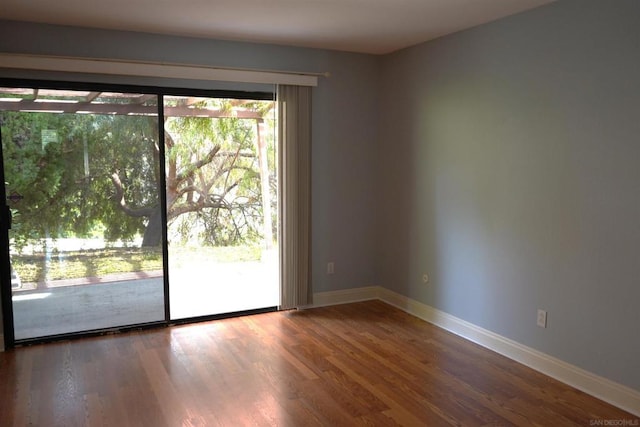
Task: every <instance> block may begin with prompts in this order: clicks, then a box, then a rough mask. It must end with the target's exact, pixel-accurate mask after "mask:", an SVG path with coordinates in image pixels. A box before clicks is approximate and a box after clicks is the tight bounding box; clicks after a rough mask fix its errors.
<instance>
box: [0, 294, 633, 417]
mask: <svg viewBox="0 0 640 427" xmlns="http://www.w3.org/2000/svg"><path fill="white" fill-rule="evenodd" d="M597 419H605V420H620V419H625V420H631V422H634V421H633V420H637V419H638V418H637V417H635V416H633V415H631V414H628V413H626V412H623V411H621V410H619V409H616V408H614V407H612V406H610V405H608V404H606V403H604V402H602V401H599V400H597V399H595V398H593V397H590V396H588V395H586V394H584V393H582V392H579V391H577V390H575V389H572V388H570V387H568V386H566V385H563V384H561V383H559V382H557V381H555V380H553V379H551V378H549V377H546V376H544V375H542V374H540V373H537V372H535V371H533V370H531V369H529V368H526V367H524V366H522V365H520V364H518V363H516V362H513V361H511V360H509V359H507V358H504V357H502V356H499V355H497V354H496V353H493V352H491V351H489V350H486V349H484V348H482V347H480V346H477V345H475V344H472V343H470V342H468V341H465V340H463V339H461V338H459V337H456V336H454V335H452V334H450V333H448V332H446V331H444V330H442V329H439V328H437V327H434V326H432V325H430V324H428V323H425V322H423V321H421V320H419V319H417V318H415V317H412V316H410V315H408V314H406V313H403V312H402V311H400V310H397V309H395V308H393V307H391V306H389V305H386V304H384V303H382V302H379V301H369V302H363V303H356V304H348V305H342V306H334V307H325V308H318V309H313V310H307V311H299V312H296V311H291V312H280V313H267V314H260V315H255V316H248V317H243V318H235V319H227V320H219V321H212V322H207V323H199V324H192V325H186V326H177V327H172V328H164V329H157V330H151V331H141V332H133V333H126V334H119V335H111V336H103V337H96V338H89V339H83V340H77V341H72V342H62V343H53V344H44V345H37V346H31V347H24V348H18V349H15V350H13V351H9V352H6V353H0V426H11V425H15V426H26V425H41V426H82V425H90V426H92V425H101V426H103V425H109V426H127V425H130V426H154V427H155V426H205V425H207V426H208V425H229V426H243V425H265V426H271V425H286V426H302V425H304V426H308V425H311V426H312V425H318V426H320V425H322V426H353V425H372V426H387V425H389V426H393V425H405V426H422V425H426V426H439V425H461V426H475V425H540V426H560V425H562V426H568V425H579V426H589V425H594V424H593V422H594V421H592V420H597ZM631 425H634V424H631Z"/></svg>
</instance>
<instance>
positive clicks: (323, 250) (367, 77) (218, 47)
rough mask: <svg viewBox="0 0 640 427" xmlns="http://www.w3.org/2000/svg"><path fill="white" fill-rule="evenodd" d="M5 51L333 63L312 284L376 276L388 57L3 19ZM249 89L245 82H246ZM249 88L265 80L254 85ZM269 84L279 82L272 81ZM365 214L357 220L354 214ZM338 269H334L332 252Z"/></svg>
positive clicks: (320, 151)
mask: <svg viewBox="0 0 640 427" xmlns="http://www.w3.org/2000/svg"><path fill="white" fill-rule="evenodd" d="M0 52H10V53H31V54H48V55H65V56H83V57H105V58H118V59H129V60H144V61H166V62H177V63H188V64H202V65H214V66H227V67H244V68H258V69H273V70H285V71H316V72H325V71H329V72H331V74H332V76H331V78H328V79H327V78H321V79H320V83H319V86H318V87H317V88H316V89H315V91H314V103H313V135H312V137H313V147H312V156H313V163H312V168H313V169H312V203H313V206H314V211H313V219H312V234H313V236H312V237H313V247H312V284H313V289H314V291H315V292H321V291H331V290H340V289H346V288H350V287H354V286H364V285H371V284H373V283H374V282H375V280H374V276H373V270H372V268H371V262H372V259H373V256H374V254H373V240H374V236H375V233H374V228H373V227H374V222H373V216H372V215H371V213H370V210H369V203H370V201H371V200H372V198H373V194H374V189H375V187H374V185H375V184H374V173H375V171H374V170H373V169H372V167H371V165H372V164H373V163H374V160H373V159H374V156H375V151H374V150H373V144H374V142H375V138H376V135H377V129H376V121H375V120H372V117H373V116H374V114H375V111H376V108H377V104H378V103H377V93H376V91H374V90H372V88H375V87H376V86H377V84H378V74H379V73H378V71H379V58H377V57H375V56H370V55H358V54H349V53H340V52H332V51H324V50H316V49H301V48H290V47H282V46H274V45H266V44H249V43H237V42H226V41H212V40H203V39H196V38H182V37H169V36H160V35H152V34H142V33H132V32H113V31H102V30H93V29H79V28H71V27H61V26H50V25H37V24H28V23H18V22H11V21H0ZM0 77H13V78H20V77H25V78H49V79H64V80H79V81H95V82H114V83H132V84H146V85H165V86H173V87H193V88H203V89H209V88H214V87H215V88H225V89H230V88H232V87H234V86H237V85H219V84H217V85H216V84H213V83H211V82H197V81H168V80H163V79H140V78H129V77H127V78H124V77H122V78H119V77H113V76H108V77H105V76H95V75H94V76H90V75H84V76H83V75H63V74H55V73H42V72H20V71H14V70H9V69H4V70H3V69H0ZM241 88H242V87H241ZM243 88H244V89H250V90H255V89H260V87H256V86H254V85H249V86H245V87H243ZM267 89H272V88H271V87H267ZM354 220H355V221H354ZM329 260H331V261H334V262H335V269H336V270H335V271H336V273H335V274H334V275H332V276H327V275H326V263H327V261H329Z"/></svg>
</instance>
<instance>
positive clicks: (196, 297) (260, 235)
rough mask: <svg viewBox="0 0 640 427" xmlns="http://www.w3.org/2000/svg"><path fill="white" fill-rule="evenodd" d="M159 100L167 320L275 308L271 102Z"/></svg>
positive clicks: (274, 212) (277, 298) (275, 259)
mask: <svg viewBox="0 0 640 427" xmlns="http://www.w3.org/2000/svg"><path fill="white" fill-rule="evenodd" d="M164 99H165V103H164V112H165V123H164V129H165V155H166V163H165V168H166V184H167V189H166V192H167V193H166V194H167V221H168V228H167V229H168V253H169V275H170V276H169V279H170V280H169V289H170V292H169V295H170V301H171V305H170V306H171V318H172V319H184V318H192V317H199V316H210V315H215V314H222V313H232V312H238V311H246V310H253V309H259V308H266V307H275V306H277V305H278V304H279V277H278V274H279V272H278V250H277V239H276V236H277V232H276V225H277V223H278V222H277V217H276V215H277V206H276V200H277V198H276V195H277V188H276V185H277V182H276V176H277V174H276V164H277V161H276V158H277V157H276V141H275V137H274V134H275V132H274V129H275V119H274V102H273V101H255V100H239V99H214V98H195V97H180V96H165V97H164Z"/></svg>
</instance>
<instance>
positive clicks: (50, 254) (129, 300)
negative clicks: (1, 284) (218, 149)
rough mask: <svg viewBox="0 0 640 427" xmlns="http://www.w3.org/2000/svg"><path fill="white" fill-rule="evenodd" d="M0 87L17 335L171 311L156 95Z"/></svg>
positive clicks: (103, 325) (158, 316)
mask: <svg viewBox="0 0 640 427" xmlns="http://www.w3.org/2000/svg"><path fill="white" fill-rule="evenodd" d="M0 98H1V99H0V127H1V132H2V133H1V135H2V158H3V160H4V175H5V176H4V181H5V182H4V185H5V191H6V194H7V205H8V206H9V208H10V210H11V217H12V226H11V229H10V231H9V241H10V257H11V294H12V301H13V325H14V333H15V339H16V340H29V339H34V338H41V337H48V336H55V335H60V334H69V333H76V332H80V331H83V332H84V331H92V330H104V329H110V328H117V327H122V326H126V325H133V324H144V323H153V322H159V321H164V319H165V296H164V280H163V255H162V229H163V228H162V216H161V210H160V206H161V193H160V188H161V187H160V180H159V178H160V176H161V175H160V167H159V166H160V157H159V150H158V147H159V146H160V143H159V132H158V129H159V128H158V106H157V102H158V101H157V100H158V96H156V95H150V94H141V93H116V92H101V91H77V90H49V89H33V88H15V87H13V88H8V87H5V88H0Z"/></svg>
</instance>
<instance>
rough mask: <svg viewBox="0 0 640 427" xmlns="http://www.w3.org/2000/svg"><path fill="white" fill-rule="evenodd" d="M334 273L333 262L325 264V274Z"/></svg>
mask: <svg viewBox="0 0 640 427" xmlns="http://www.w3.org/2000/svg"><path fill="white" fill-rule="evenodd" d="M334 272H335V270H334V265H333V261H331V262H328V263H327V274H333V273H334Z"/></svg>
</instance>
